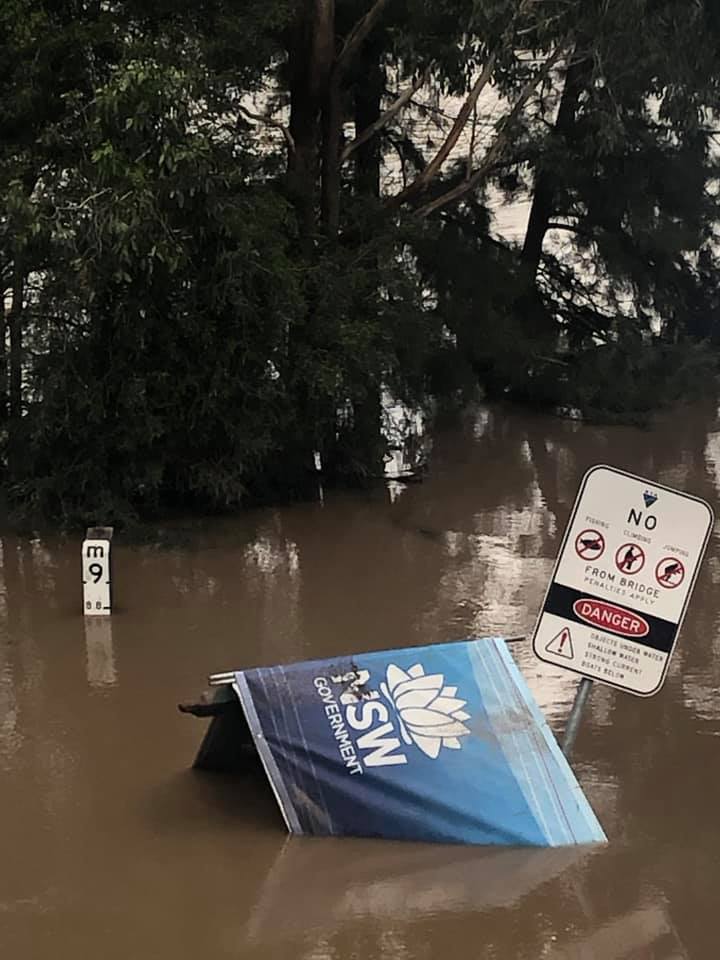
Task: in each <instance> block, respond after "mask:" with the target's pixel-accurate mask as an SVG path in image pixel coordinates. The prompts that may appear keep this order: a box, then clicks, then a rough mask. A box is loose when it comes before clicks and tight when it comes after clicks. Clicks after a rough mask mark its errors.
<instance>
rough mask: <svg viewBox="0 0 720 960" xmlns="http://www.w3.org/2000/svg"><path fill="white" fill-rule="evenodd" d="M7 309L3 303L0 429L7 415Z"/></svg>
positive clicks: (0, 336) (0, 314)
mask: <svg viewBox="0 0 720 960" xmlns="http://www.w3.org/2000/svg"><path fill="white" fill-rule="evenodd" d="M8 321H9V311H8V310H7V308H6V306H5V303H4V302H3V304H2V310H1V311H0V429H3V428H4V427H5V425H6V424H7V417H8V406H7V402H8V371H7V332H8Z"/></svg>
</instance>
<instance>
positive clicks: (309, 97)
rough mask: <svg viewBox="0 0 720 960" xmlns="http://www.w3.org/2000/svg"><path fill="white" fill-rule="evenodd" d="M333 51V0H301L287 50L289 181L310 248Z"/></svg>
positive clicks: (302, 229)
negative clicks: (323, 107)
mask: <svg viewBox="0 0 720 960" xmlns="http://www.w3.org/2000/svg"><path fill="white" fill-rule="evenodd" d="M334 52H335V3H334V0H300V2H299V3H298V12H297V17H296V21H295V26H294V29H293V31H292V36H291V39H290V44H289V48H288V67H289V73H290V134H291V136H292V138H293V141H294V144H295V149H294V150H292V151H290V154H289V158H288V178H287V179H288V189H289V192H290V197H291V199H292V201H293V203H294V204H295V209H296V210H297V215H298V225H299V229H300V236H301V240H302V244H303V246H304V247H305V248H306V249H309V247H308V245H309V244H311V242H312V237H313V235H314V233H315V227H316V224H315V216H316V209H317V185H318V174H319V169H318V166H319V165H318V157H319V145H320V107H321V105H322V102H323V99H324V97H325V95H326V92H327V85H328V80H329V77H330V70H331V67H332V61H333V57H334Z"/></svg>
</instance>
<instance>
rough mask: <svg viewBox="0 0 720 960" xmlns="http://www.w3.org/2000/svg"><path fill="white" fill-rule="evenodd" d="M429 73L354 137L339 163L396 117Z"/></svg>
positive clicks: (426, 72)
mask: <svg viewBox="0 0 720 960" xmlns="http://www.w3.org/2000/svg"><path fill="white" fill-rule="evenodd" d="M429 73H430V67H428V68H427V69H426V70H424V71H423V73H422V74H421V75H420V76H419V77H418V78H417V79H416V80H415V81H414V82H413V84H412V85H411V86H410V87H408V88H407V90H404V91H403V92H402V93H401V94H400V96H399V97H398V98H397V99H396V100H395V101H394V102H393V103H391V104H390V106H389V107H388V108H387V110H386V111H385V112H384V113H382V114H381V115H380V116H379V117H378V118H377V120H376V121H375V123H371V124H370V126H369V127H366V128H365V129H364V130H363V132H362V133H361V134H360V136H359V137H355V139H354V140H352V141H351V142H350V143H348V145H347V146H346V147H345V149H344V150H343V152H342V153H341V154H340V163H345V161H346V160H348V159H349V158H350V157H351V156H352V154H353V153H355V151H356V150H357V149H358V147H361V146H362V145H363V144H364V143H367V141H368V140H370V139H371V138H372V137H374V136H375V134H376V133H378V132H379V131H380V130H382V129H383V127H386V126H387V125H388V124H389V123H390V121H391V120H392V119H393V118H394V117H395V116H397V114H398V113H400V111H401V110H402V108H403V107H404V106H405V104H406V103H408V102H409V101H410V100H411V99H412V97H413V96H414V94H416V93H417V92H418V90H419V89H420V87H421V86H422V85H423V84H424V83H425V81H426V80H427V77H428V74H429Z"/></svg>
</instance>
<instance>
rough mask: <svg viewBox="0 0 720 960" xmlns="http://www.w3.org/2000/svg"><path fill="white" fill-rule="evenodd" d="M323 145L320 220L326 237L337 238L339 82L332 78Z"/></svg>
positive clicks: (326, 98)
mask: <svg viewBox="0 0 720 960" xmlns="http://www.w3.org/2000/svg"><path fill="white" fill-rule="evenodd" d="M322 128H323V145H322V174H321V187H320V191H321V204H320V206H321V214H320V217H321V220H322V225H323V229H324V230H325V233H326V235H327V236H328V237H329V238H334V237H337V233H338V228H339V226H340V183H341V178H340V140H341V137H342V128H343V115H342V91H341V80H340V77H338V76H333V77H332V78H331V80H330V84H329V87H328V91H327V96H326V97H325V103H324V104H323V114H322Z"/></svg>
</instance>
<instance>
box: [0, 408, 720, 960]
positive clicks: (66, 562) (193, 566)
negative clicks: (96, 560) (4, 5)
mask: <svg viewBox="0 0 720 960" xmlns="http://www.w3.org/2000/svg"><path fill="white" fill-rule="evenodd" d="M598 462H605V463H611V464H614V465H616V466H619V467H622V468H625V469H628V470H631V471H632V472H635V473H639V474H641V475H644V476H648V477H651V478H655V479H656V480H657V481H658V482H661V483H665V484H668V485H670V486H679V487H681V488H685V489H687V490H689V491H690V492H692V493H694V494H697V495H698V496H701V497H704V498H706V499H707V500H709V501H710V502H711V503H714V502H715V501H716V500H717V491H718V484H720V427H719V426H718V423H717V422H716V419H715V416H714V413H708V412H707V411H702V410H693V411H683V412H682V414H678V415H677V416H675V417H669V418H667V419H665V420H664V421H663V422H662V423H660V424H658V425H657V426H656V427H655V428H654V429H652V430H648V431H643V432H640V431H636V430H632V429H628V428H607V429H606V428H600V427H594V426H581V425H579V424H577V423H570V422H567V421H561V420H556V419H552V418H541V417H537V418H535V417H530V416H528V415H527V413H526V412H513V411H506V410H505V411H501V410H493V409H481V410H479V411H476V414H475V415H473V416H468V417H467V419H466V421H465V422H464V424H463V426H462V427H459V428H457V429H455V430H453V431H448V432H445V433H443V434H441V435H439V436H438V437H437V438H436V441H435V445H434V452H433V459H432V463H431V472H430V474H429V477H428V479H427V481H426V482H425V483H424V484H421V485H412V486H408V487H407V488H406V489H405V490H404V492H402V493H401V494H400V495H399V496H397V495H395V496H394V498H393V501H392V502H391V501H390V498H389V497H388V496H387V493H386V492H385V491H384V490H383V489H378V490H375V491H374V492H372V493H369V494H362V495H355V494H342V495H340V494H332V495H328V496H327V497H326V500H325V504H324V506H320V505H319V504H305V505H297V506H293V507H289V508H283V509H277V510H263V511H255V512H252V513H248V514H245V515H243V516H240V517H238V518H236V519H225V520H216V521H211V522H207V523H205V524H194V525H193V526H194V530H193V532H192V533H191V534H189V535H185V536H183V537H182V538H178V539H182V541H183V542H182V546H174V547H172V546H164V547H156V546H153V545H144V546H141V547H133V546H129V545H122V544H119V545H116V546H115V548H114V593H115V597H116V599H117V612H116V613H115V615H114V616H113V617H112V619H111V620H110V621H99V620H93V621H90V620H88V621H87V622H86V621H84V619H83V617H82V616H81V615H80V609H81V604H80V552H79V551H80V543H79V540H78V541H76V542H67V541H64V542H60V541H59V540H58V541H54V540H53V539H52V538H50V539H44V540H42V541H37V542H30V541H20V540H17V539H13V538H4V539H3V540H2V543H1V546H2V576H1V579H0V853H2V871H0V955H1V956H2V957H3V958H5V957H7V958H9V960H10V958H11V960H38V958H42V957H46V956H52V957H54V958H58V960H64V958H71V957H72V958H73V960H75V958H78V957H94V956H98V957H102V958H103V960H130V958H132V960H135V958H137V960H145V958H148V960H150V958H152V960H165V958H167V960H170V958H172V960H179V958H193V960H196V958H198V957H208V958H210V957H212V958H213V960H223V958H231V957H232V958H238V957H240V958H245V957H247V958H264V960H270V958H272V960H286V958H287V960H290V958H292V960H351V958H355V957H360V956H362V957H363V960H380V958H391V957H392V958H418V960H419V958H422V960H425V958H428V960H429V958H436V957H437V958H443V960H454V958H456V957H457V958H463V960H465V958H470V957H472V958H475V957H478V958H483V957H488V958H490V957H492V958H502V960H538V958H539V957H548V958H557V960H564V958H573V960H574V958H578V960H584V958H586V957H587V958H598V960H614V958H621V957H622V958H635V960H671V958H674V960H677V958H681V957H682V958H692V960H705V958H707V960H714V958H715V957H716V956H717V949H716V946H715V934H714V932H713V925H712V923H711V919H712V917H713V911H714V908H715V903H716V899H717V897H716V894H715V890H716V888H717V883H718V881H719V880H720V834H718V831H717V830H716V828H715V825H716V820H717V811H718V809H720V772H718V771H720V764H718V761H717V757H718V749H719V748H718V743H720V740H718V737H720V698H718V695H717V690H718V686H719V681H720V662H719V660H718V653H720V640H719V639H718V630H717V621H718V615H719V614H718V602H717V595H718V591H717V581H719V580H720V555H719V554H718V544H717V541H716V539H715V538H713V541H712V543H711V546H710V550H709V555H708V559H707V561H706V563H705V565H704V568H703V570H702V572H701V575H700V580H699V583H698V586H697V589H696V593H695V597H694V600H693V603H692V605H691V608H690V612H689V614H688V618H687V621H686V625H685V627H684V629H683V632H682V634H681V638H680V642H679V645H678V651H677V654H676V656H675V659H674V661H673V664H672V666H671V670H670V676H669V679H668V681H667V683H666V686H665V687H664V689H663V690H662V691H661V693H660V694H658V695H657V696H656V697H654V698H652V699H651V700H648V701H641V700H637V699H635V698H632V697H629V696H624V695H622V694H620V693H617V692H615V691H613V690H610V689H608V688H603V687H599V686H597V687H596V688H595V690H594V691H593V695H592V698H591V700H590V704H589V707H588V709H587V714H586V717H585V720H584V722H583V726H582V728H581V730H580V733H579V736H578V740H577V743H576V747H575V752H574V757H573V763H574V766H575V768H576V770H577V771H578V774H579V777H580V779H581V781H582V783H583V785H584V787H585V789H586V791H587V794H588V796H589V797H590V799H591V802H592V803H593V805H594V807H595V808H596V810H597V812H598V814H599V816H600V819H601V821H602V823H603V825H604V827H605V829H606V832H607V833H608V836H609V838H610V844H609V845H608V846H607V847H603V848H598V849H593V850H591V851H587V850H586V851H542V850H541V851H537V850H520V851H518V850H501V851H498V850H480V849H473V848H447V847H439V846H434V845H433V846H424V845H414V844H412V845H405V844H393V843H382V842H378V841H354V840H343V841H335V840H330V841H326V840H296V839H289V838H287V837H286V835H285V830H284V826H283V824H282V820H281V818H280V816H279V814H278V813H277V812H276V810H275V806H274V801H273V799H272V796H271V795H270V793H269V790H268V789H267V788H266V787H265V785H264V783H263V781H262V779H261V778H259V777H257V776H255V775H251V774H248V775H247V776H245V777H242V778H240V779H234V778H225V777H219V776H213V775H202V774H199V773H198V772H195V771H191V770H190V769H189V767H190V764H191V763H192V759H193V757H194V755H195V751H196V749H197V746H198V743H199V741H200V738H201V736H202V732H203V730H204V721H200V720H196V719H194V718H191V717H187V716H183V715H181V714H180V713H178V712H177V710H176V703H177V702H178V701H179V700H182V699H186V698H188V697H192V696H193V695H195V694H196V693H198V692H199V691H200V689H202V687H203V685H204V680H205V678H206V676H207V675H208V674H209V673H212V672H214V671H220V670H227V669H231V668H233V667H243V666H252V665H258V664H272V663H278V662H283V661H288V660H300V659H307V658H310V657H333V656H336V655H340V654H346V653H352V652H357V651H361V650H367V649H373V648H387V647H392V646H395V645H397V646H406V645H409V644H413V643H427V642H433V641H440V640H451V639H459V638H461V637H464V636H467V635H469V634H473V633H475V634H478V633H480V634H483V633H494V634H497V633H502V634H507V635H511V636H513V635H517V634H519V633H523V632H525V631H528V630H530V629H531V627H532V624H533V620H534V617H535V615H536V613H537V609H538V606H539V604H540V602H541V600H542V597H543V594H544V590H545V587H546V585H547V578H548V576H549V573H550V571H551V568H552V561H553V558H554V555H555V553H556V550H557V548H558V545H559V537H560V534H561V533H562V529H563V526H564V524H565V521H566V519H567V516H568V513H569V510H570V507H571V504H572V501H573V498H574V495H575V492H576V489H577V485H578V481H579V479H580V477H581V475H582V474H583V472H584V471H585V469H586V468H587V467H588V466H590V465H591V464H593V463H598ZM419 531H420V532H423V531H432V534H433V535H432V536H427V535H419ZM512 649H513V654H514V655H515V656H516V658H517V659H518V661H519V663H520V666H521V669H522V670H523V672H524V673H525V676H526V677H527V678H528V680H529V682H530V684H531V686H532V688H533V690H534V692H535V694H536V696H537V698H538V700H539V702H540V704H541V706H542V707H543V709H544V710H545V712H546V715H547V716H548V719H549V721H550V723H551V726H552V727H553V729H555V731H556V732H561V730H562V726H563V721H564V718H565V716H566V715H567V711H568V708H569V705H570V703H571V701H572V697H573V694H574V689H575V684H576V680H575V679H574V677H573V676H572V675H571V674H566V673H563V672H562V671H560V670H556V669H553V668H551V667H549V666H547V665H546V664H542V663H540V662H538V661H536V660H535V659H534V658H533V656H532V653H531V651H530V650H529V648H528V646H527V645H522V644H514V645H513V648H512Z"/></svg>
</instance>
